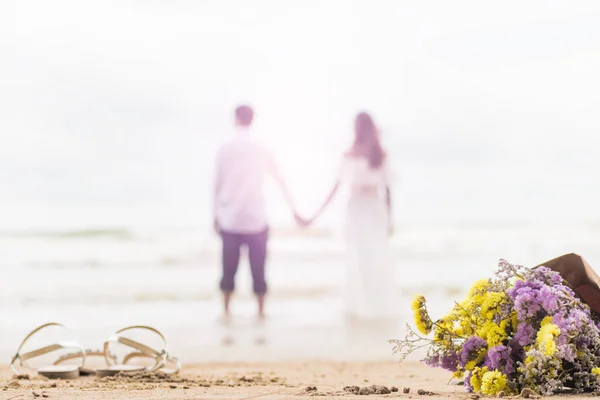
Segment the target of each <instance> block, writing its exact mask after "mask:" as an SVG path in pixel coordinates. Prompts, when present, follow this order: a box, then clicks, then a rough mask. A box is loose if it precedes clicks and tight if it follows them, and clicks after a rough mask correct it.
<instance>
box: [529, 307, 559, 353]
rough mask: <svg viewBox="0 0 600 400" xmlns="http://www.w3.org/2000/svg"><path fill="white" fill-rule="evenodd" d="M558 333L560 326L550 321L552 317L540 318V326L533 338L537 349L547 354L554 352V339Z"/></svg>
mask: <svg viewBox="0 0 600 400" xmlns="http://www.w3.org/2000/svg"><path fill="white" fill-rule="evenodd" d="M558 335H560V328H559V327H558V326H557V325H555V324H553V323H552V317H550V316H548V317H546V318H544V319H543V320H542V326H541V327H540V330H539V331H538V333H537V337H536V339H535V342H536V345H537V346H538V349H539V350H540V351H542V352H543V353H544V354H545V355H547V356H553V355H554V353H556V342H555V341H554V339H555V338H556V337H557V336H558Z"/></svg>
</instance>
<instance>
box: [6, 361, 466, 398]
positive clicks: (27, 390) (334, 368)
mask: <svg viewBox="0 0 600 400" xmlns="http://www.w3.org/2000/svg"><path fill="white" fill-rule="evenodd" d="M448 379H449V374H448V372H446V371H443V370H438V369H433V368H429V367H426V366H424V365H423V364H420V363H417V362H406V363H404V364H399V363H398V362H327V361H314V362H273V363H240V362H238V363H202V364H194V365H186V366H184V369H183V370H182V372H181V373H180V374H179V375H173V376H164V375H150V374H144V375H138V376H132V377H111V378H103V379H99V378H95V377H82V378H79V379H77V380H72V381H61V380H47V379H42V378H38V377H37V376H35V375H33V376H31V378H30V379H19V380H15V379H13V375H12V373H11V372H10V370H9V369H8V368H7V367H2V368H1V369H0V380H1V381H0V399H3V400H8V399H15V400H17V399H33V398H36V395H39V399H40V400H43V399H44V398H45V397H43V396H47V398H49V399H83V400H91V399H142V398H144V399H146V398H160V399H250V398H260V399H301V398H307V397H319V398H336V399H337V398H351V397H359V396H360V395H356V394H353V393H352V392H351V391H348V390H350V389H347V391H344V388H345V387H347V386H358V387H359V388H361V389H362V388H365V387H366V388H370V387H373V385H375V386H385V387H387V388H388V389H390V390H391V389H392V388H394V387H395V388H397V389H398V391H397V392H391V393H387V391H386V390H385V389H383V388H380V387H379V388H378V391H379V392H380V393H379V394H370V395H369V398H390V397H392V398H394V397H400V398H406V399H409V398H414V399H417V398H427V397H435V398H453V399H458V398H465V399H467V398H469V399H470V398H471V397H470V396H469V395H468V394H467V393H465V391H464V387H463V386H457V385H453V384H450V385H449V384H448ZM308 388H310V389H308ZM405 388H410V392H409V393H404V389H405ZM355 390H356V389H355ZM419 390H421V391H425V392H426V393H423V392H421V393H423V394H419ZM34 392H35V394H34ZM364 392H365V389H363V393H364ZM360 397H364V396H360Z"/></svg>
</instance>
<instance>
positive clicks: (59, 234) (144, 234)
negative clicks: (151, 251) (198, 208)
mask: <svg viewBox="0 0 600 400" xmlns="http://www.w3.org/2000/svg"><path fill="white" fill-rule="evenodd" d="M208 233H210V230H209V229H208V228H202V227H193V228H163V229H149V230H136V229H132V228H120V227H113V228H111V227H107V228H81V229H62V230H14V231H0V238H15V239H57V240H59V239H91V240H93V239H114V240H135V239H142V238H148V237H149V236H156V237H160V236H161V235H170V234H201V235H202V234H208ZM269 233H270V235H271V236H274V237H277V238H331V237H333V236H334V230H333V229H329V228H307V229H300V228H297V227H286V226H279V227H272V228H270V230H269Z"/></svg>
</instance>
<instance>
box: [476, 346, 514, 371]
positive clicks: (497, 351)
mask: <svg viewBox="0 0 600 400" xmlns="http://www.w3.org/2000/svg"><path fill="white" fill-rule="evenodd" d="M512 357H513V351H512V349H511V348H510V347H507V346H504V345H499V346H496V347H492V348H491V349H490V350H489V351H488V353H487V357H486V360H485V364H484V365H485V366H486V367H488V369H490V370H494V369H495V370H498V371H501V372H504V373H505V374H506V375H509V374H512V373H513V372H515V366H514V361H513V358H512Z"/></svg>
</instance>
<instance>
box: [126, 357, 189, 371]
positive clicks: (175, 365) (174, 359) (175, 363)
mask: <svg viewBox="0 0 600 400" xmlns="http://www.w3.org/2000/svg"><path fill="white" fill-rule="evenodd" d="M134 358H148V356H147V355H146V354H144V353H142V352H133V353H129V354H127V355H126V356H125V358H124V359H123V364H127V363H129V361H130V360H133V359H134ZM150 358H151V357H150ZM166 364H173V368H164V366H163V368H161V369H160V371H161V372H164V373H165V374H177V373H178V372H179V371H180V370H181V361H179V359H178V358H177V357H172V356H170V355H168V354H167V358H166V362H165V366H166Z"/></svg>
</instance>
